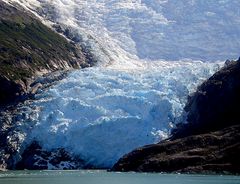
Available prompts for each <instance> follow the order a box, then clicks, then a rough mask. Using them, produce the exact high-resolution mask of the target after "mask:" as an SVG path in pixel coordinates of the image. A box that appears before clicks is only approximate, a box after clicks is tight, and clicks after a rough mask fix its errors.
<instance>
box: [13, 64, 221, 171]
mask: <svg viewBox="0 0 240 184" xmlns="http://www.w3.org/2000/svg"><path fill="white" fill-rule="evenodd" d="M116 67H117V66H115V67H114V65H112V66H109V67H95V68H89V69H84V70H79V71H75V72H73V73H71V74H70V75H69V76H68V77H67V78H66V79H64V80H62V81H61V82H59V83H58V84H57V85H55V86H53V87H51V88H50V89H48V90H47V91H45V92H43V93H40V94H39V95H37V97H36V98H37V99H36V100H35V101H34V102H31V103H30V104H28V106H30V107H31V108H32V109H37V110H36V111H35V112H32V111H31V110H30V111H24V112H23V113H24V114H29V115H27V117H28V119H27V121H28V123H27V125H26V123H25V122H26V120H24V119H22V120H20V121H19V125H20V126H19V128H18V129H20V130H21V129H22V130H23V132H25V133H24V134H26V135H27V136H25V137H26V139H25V141H26V142H31V140H36V141H38V142H39V143H40V144H41V146H43V148H45V149H47V150H51V149H55V148H65V149H66V150H68V151H69V152H71V153H72V154H73V155H75V156H79V157H80V158H83V159H84V160H85V161H86V162H87V163H88V164H91V165H94V166H95V167H111V166H112V165H113V164H114V163H115V162H116V161H117V160H118V159H119V158H120V157H121V156H123V155H124V154H126V153H128V152H130V151H132V150H133V149H134V148H137V147H139V146H143V145H146V144H151V143H157V142H159V141H160V140H162V139H165V138H167V137H168V136H169V133H170V130H171V129H172V127H173V126H174V124H176V123H177V122H179V121H184V116H183V107H184V104H185V103H186V99H187V96H188V94H189V93H191V92H192V91H193V90H194V89H195V88H196V86H197V85H198V84H199V83H200V82H202V80H204V79H205V78H206V77H209V76H210V75H211V74H212V73H213V72H214V71H216V70H218V69H219V65H218V64H213V63H202V62H171V63H168V62H163V61H162V62H161V61H158V62H150V63H149V62H146V63H141V66H139V67H136V68H134V69H128V70H125V69H122V68H121V69H120V68H116ZM30 114H31V115H30ZM20 122H21V123H20ZM28 125H34V126H32V128H30V129H28V131H27V132H26V126H28ZM21 127H25V128H24V129H23V128H21Z"/></svg>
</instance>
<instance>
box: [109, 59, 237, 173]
mask: <svg viewBox="0 0 240 184" xmlns="http://www.w3.org/2000/svg"><path fill="white" fill-rule="evenodd" d="M239 103H240V62H239V61H232V62H227V63H226V66H225V67H223V68H222V69H221V70H220V71H219V72H217V73H216V74H214V75H213V76H212V77H211V78H210V79H208V80H207V81H205V82H204V83H203V84H202V85H201V86H199V88H198V89H197V91H196V92H195V93H194V94H193V95H192V96H191V97H189V100H188V103H187V105H186V107H185V110H186V111H187V112H188V121H189V123H188V124H180V125H178V128H177V129H176V130H174V131H173V135H172V137H171V138H170V139H168V140H165V141H162V142H160V143H158V144H155V145H148V146H145V147H142V148H138V149H136V150H134V151H133V152H131V153H129V154H127V155H125V156H124V157H123V158H121V159H120V160H119V161H118V163H116V164H115V165H114V167H113V168H112V170H113V171H137V172H182V173H233V174H236V173H240V168H239V165H240V158H239V154H240V143H239V140H240V117H239V114H240V111H239V108H238V104H239Z"/></svg>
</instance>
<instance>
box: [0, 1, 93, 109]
mask: <svg viewBox="0 0 240 184" xmlns="http://www.w3.org/2000/svg"><path fill="white" fill-rule="evenodd" d="M91 65H93V61H92V60H91V59H90V57H89V56H88V53H85V52H84V51H83V50H82V48H81V47H80V46H78V45H76V44H74V43H73V42H70V41H68V40H67V39H66V38H64V37H63V36H61V35H60V34H58V33H56V32H55V31H53V30H52V29H50V28H49V27H47V26H46V25H44V24H42V23H41V21H40V20H39V19H38V18H36V17H35V16H34V15H33V14H31V13H30V12H27V11H26V10H24V9H23V8H21V7H20V6H18V5H16V6H12V5H9V4H7V3H5V2H3V1H0V86H1V87H0V107H3V106H4V105H6V104H8V103H11V102H14V101H15V100H16V99H19V98H21V97H23V96H24V95H26V94H28V93H31V92H32V90H33V89H34V86H32V85H31V83H32V82H33V81H34V79H35V78H36V77H38V76H41V75H43V74H47V73H50V72H53V71H58V70H69V69H74V68H81V67H86V66H91Z"/></svg>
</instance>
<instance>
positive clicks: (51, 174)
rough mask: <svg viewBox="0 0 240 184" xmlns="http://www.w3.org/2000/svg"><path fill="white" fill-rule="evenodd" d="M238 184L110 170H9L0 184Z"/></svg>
mask: <svg viewBox="0 0 240 184" xmlns="http://www.w3.org/2000/svg"><path fill="white" fill-rule="evenodd" d="M16 183H18V184H30V183H31V184H43V183H44V184H48V183H49V184H67V183H69V184H75V183H76V184H77V183H78V184H79V183H82V184H92V183H98V184H108V183H111V184H135V183H136V184H146V183H148V184H150V183H151V184H154V183H161V184H239V183H240V177H239V176H220V175H179V174H146V173H110V172H106V171H87V170H84V171H10V172H4V173H0V184H16Z"/></svg>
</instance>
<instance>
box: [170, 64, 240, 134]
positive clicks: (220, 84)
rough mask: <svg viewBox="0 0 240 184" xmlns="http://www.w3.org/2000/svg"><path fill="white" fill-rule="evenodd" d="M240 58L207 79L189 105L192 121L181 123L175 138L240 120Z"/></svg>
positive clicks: (175, 132)
mask: <svg viewBox="0 0 240 184" xmlns="http://www.w3.org/2000/svg"><path fill="white" fill-rule="evenodd" d="M239 104H240V61H235V62H234V61H233V62H228V63H226V66H225V67H224V68H222V69H221V70H220V71H219V72H217V73H216V74H214V75H213V76H212V77H211V78H210V79H208V80H207V81H206V82H204V83H203V84H202V85H201V86H200V87H199V88H198V89H197V91H196V92H195V93H194V94H193V95H192V96H191V97H190V98H189V101H188V103H187V105H186V107H185V110H186V111H187V112H188V122H189V123H188V124H185V125H181V124H180V125H179V127H178V129H176V130H175V131H174V132H173V134H174V138H180V137H185V136H188V135H193V134H200V133H206V132H209V131H215V130H220V129H222V128H225V127H228V126H231V125H234V124H238V123H239V122H240V118H239V114H240V108H239Z"/></svg>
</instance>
